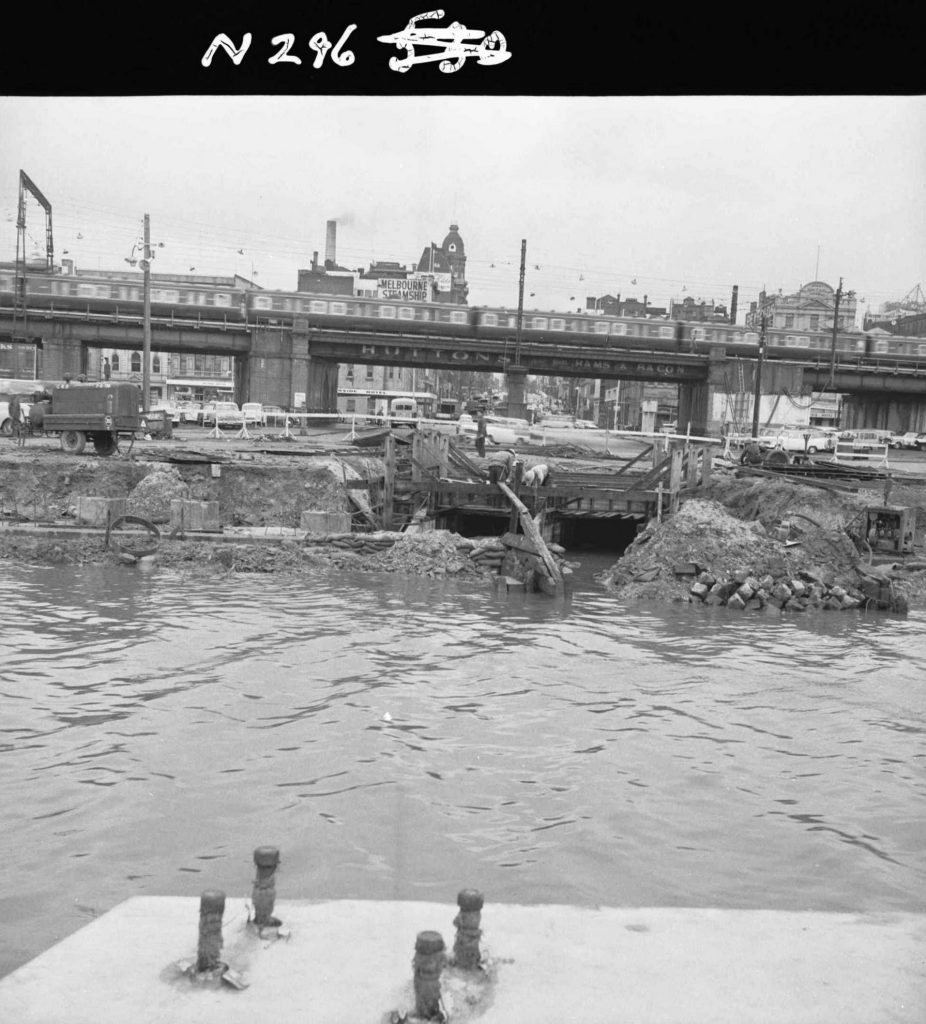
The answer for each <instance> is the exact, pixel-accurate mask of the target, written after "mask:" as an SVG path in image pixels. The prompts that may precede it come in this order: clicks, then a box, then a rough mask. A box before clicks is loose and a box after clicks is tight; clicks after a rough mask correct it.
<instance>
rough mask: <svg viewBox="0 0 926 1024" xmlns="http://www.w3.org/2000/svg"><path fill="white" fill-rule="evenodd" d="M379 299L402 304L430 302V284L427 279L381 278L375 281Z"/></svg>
mask: <svg viewBox="0 0 926 1024" xmlns="http://www.w3.org/2000/svg"><path fill="white" fill-rule="evenodd" d="M377 288H378V289H379V297H380V298H381V299H400V300H401V301H403V302H430V301H431V282H430V281H429V280H428V279H427V278H414V277H409V278H404V277H381V278H379V280H378V281H377Z"/></svg>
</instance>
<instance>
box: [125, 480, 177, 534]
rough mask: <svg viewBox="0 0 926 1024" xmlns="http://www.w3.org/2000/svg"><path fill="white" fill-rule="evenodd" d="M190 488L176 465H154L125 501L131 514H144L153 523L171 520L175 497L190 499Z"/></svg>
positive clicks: (126, 508) (126, 507) (127, 510)
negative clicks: (171, 508) (171, 506)
mask: <svg viewBox="0 0 926 1024" xmlns="http://www.w3.org/2000/svg"><path fill="white" fill-rule="evenodd" d="M189 497H190V488H189V487H188V486H187V485H186V484H185V483H184V482H183V478H182V477H181V476H180V473H179V472H178V471H177V469H176V468H175V467H174V466H153V467H152V469H151V471H150V472H149V473H148V475H147V476H146V477H145V478H144V479H143V480H140V481H139V482H138V483H137V484H136V485H135V487H134V488H133V489H132V491H131V492H130V493H129V496H128V497H127V498H126V501H125V510H126V512H127V513H128V514H129V515H132V516H142V517H143V518H145V519H148V520H150V521H151V522H152V523H167V522H169V521H170V503H171V502H172V501H173V500H174V499H184V500H185V499H189Z"/></svg>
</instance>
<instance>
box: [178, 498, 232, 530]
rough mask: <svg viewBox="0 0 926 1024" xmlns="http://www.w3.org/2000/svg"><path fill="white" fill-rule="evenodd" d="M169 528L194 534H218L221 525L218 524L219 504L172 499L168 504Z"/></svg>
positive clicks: (215, 502)
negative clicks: (189, 531) (190, 531)
mask: <svg viewBox="0 0 926 1024" xmlns="http://www.w3.org/2000/svg"><path fill="white" fill-rule="evenodd" d="M170 528H171V529H172V530H177V529H181V530H192V531H194V532H214V533H218V532H220V531H221V529H222V524H221V523H220V522H219V503H218V502H217V501H186V500H185V499H183V498H174V499H173V500H172V501H171V503H170Z"/></svg>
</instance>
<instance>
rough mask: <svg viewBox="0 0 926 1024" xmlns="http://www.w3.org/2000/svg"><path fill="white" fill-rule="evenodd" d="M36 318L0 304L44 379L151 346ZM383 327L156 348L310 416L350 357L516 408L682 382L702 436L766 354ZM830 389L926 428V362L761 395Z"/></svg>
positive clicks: (785, 380)
mask: <svg viewBox="0 0 926 1024" xmlns="http://www.w3.org/2000/svg"><path fill="white" fill-rule="evenodd" d="M26 324H27V330H26V331H25V332H23V329H22V328H23V323H22V319H21V317H20V319H19V320H18V321H17V322H16V323H15V325H14V320H13V314H12V310H9V309H0V339H5V338H12V337H13V336H14V326H15V335H16V337H17V339H18V340H22V338H23V334H24V333H25V340H28V341H31V342H33V343H35V344H36V346H37V349H38V352H39V370H38V376H39V377H40V378H43V379H47V380H56V379H61V378H62V377H63V376H64V374H65V373H70V374H72V375H73V376H77V375H78V374H80V373H86V374H87V375H88V377H90V378H91V379H92V378H93V373H91V372H90V371H89V368H90V367H91V366H94V367H95V366H96V365H97V362H96V360H94V359H91V353H92V351H93V350H94V349H99V348H137V349H140V348H141V347H142V344H143V323H142V320H141V318H140V317H137V316H124V315H122V316H116V315H113V314H109V313H103V312H100V313H93V312H82V313H67V312H63V311H59V310H55V311H53V312H51V311H48V310H34V311H29V313H28V315H27V319H26ZM383 326H384V328H385V329H383V330H379V331H375V332H368V333H362V332H357V331H355V330H352V331H349V332H348V331H342V330H328V329H317V328H314V327H312V328H310V327H309V324H308V322H307V321H305V320H300V319H298V318H297V320H296V321H295V322H294V323H293V324H291V325H278V324H266V325H265V324H258V325H254V324H241V323H223V322H214V321H203V320H197V319H181V318H175V317H152V318H151V349H152V351H154V352H182V353H212V354H217V355H229V356H234V357H235V367H236V374H235V396H236V398H237V400H239V401H259V402H264V403H270V404H277V405H282V406H284V407H291V406H292V405H293V401H294V398H293V396H294V395H295V394H296V392H304V393H305V395H306V408H307V409H308V410H309V411H312V412H333V411H335V410H336V408H337V374H338V363H342V362H348V363H357V364H364V363H367V364H373V365H387V366H388V365H394V366H414V367H421V368H436V369H468V370H472V369H478V370H485V371H495V372H503V373H505V374H506V377H507V383H508V394H509V402H510V403H511V405H513V406H517V405H519V404H521V405H523V403H524V396H525V385H526V378H527V375H528V374H540V375H546V376H560V377H577V378H600V379H607V380H635V381H660V382H662V383H672V384H677V385H678V388H679V423H680V424H681V423H690V424H691V430H692V433H702V434H703V433H716V432H717V431H718V430H719V426H720V425H719V423H717V422H711V410H712V409H713V408H714V402H713V397H714V395H715V394H720V393H723V394H730V393H732V392H736V391H739V392H748V393H749V394H752V393H753V392H754V389H755V375H756V361H755V360H750V359H740V358H732V357H728V355H727V353H726V350H725V349H724V347H723V346H711V348H710V349H709V350H708V351H707V352H704V353H690V352H656V351H652V350H646V348H645V344H646V343H645V341H638V342H635V341H634V339H633V338H628V337H625V336H621V337H614V336H611V337H608V338H606V339H605V338H602V339H601V340H598V339H597V338H591V337H590V338H589V339H588V341H587V342H585V343H580V344H572V343H570V344H568V345H563V344H561V343H557V342H556V340H554V339H551V341H550V342H549V343H548V342H545V341H544V342H541V341H533V340H532V341H523V340H522V342H521V344H520V346H519V357H520V359H519V362H517V363H516V362H515V360H514V345H513V344H512V343H511V342H510V341H505V340H486V339H481V340H474V339H463V338H454V337H442V336H440V335H439V334H435V335H409V334H402V333H400V331H399V330H398V328H399V327H400V326H401V325H400V324H397V325H396V328H397V329H396V330H392V331H390V330H389V329H388V325H385V324H384V325H383ZM634 344H637V345H639V346H640V347H639V348H636V349H635V348H633V345H634ZM823 389H826V390H829V391H832V392H838V393H842V394H846V395H847V396H848V398H847V403H846V408H845V416H844V420H845V425H853V424H855V423H858V424H887V423H888V420H889V417H890V421H891V422H899V423H902V424H908V426H907V428H906V429H926V364H924V365H923V366H922V368H919V369H917V370H901V371H898V370H897V369H896V368H895V367H893V366H887V365H885V366H881V367H879V366H873V367H866V368H864V369H862V368H860V367H855V368H850V367H848V366H846V365H840V364H838V363H837V364H836V367H835V372H833V373H831V367H830V365H829V360H828V359H825V358H824V359H821V360H820V362H819V363H800V362H792V361H784V360H779V359H777V358H774V357H771V358H768V359H766V360H765V361H764V365H763V368H762V377H761V391H762V393H763V394H773V395H774V394H788V395H791V396H794V397H798V396H804V397H805V398H806V396H808V395H809V393H810V392H811V391H812V390H813V391H819V390H823Z"/></svg>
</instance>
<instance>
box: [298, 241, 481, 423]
mask: <svg viewBox="0 0 926 1024" xmlns="http://www.w3.org/2000/svg"><path fill="white" fill-rule="evenodd" d="M336 231H337V225H336V222H335V221H328V227H327V238H326V251H325V261H324V264H323V265H320V264H319V262H318V253H317V252H316V253H314V254H313V259H312V267H311V269H310V270H300V271H299V277H298V286H297V287H298V290H299V291H301V292H315V293H319V294H321V293H323V294H328V295H332V294H333V295H357V296H362V297H364V298H373V299H377V298H378V299H401V300H403V301H405V302H447V303H465V302H466V294H467V292H468V290H469V288H468V285H467V284H466V276H465V270H466V254H465V251H464V247H463V239H462V238H461V237H460V233H459V227H458V226H457V225H456V224H451V225H450V231H449V232H448V234H447V236H446V238H445V239H444V241H443V243H442V244H441V245H440V246H437V245H435V244H434V243H433V242H432V243H431V245H430V246H427V247H425V249H424V251H423V252H422V255H421V259H420V260H418V262H417V264H416V265H413V266H412V268H411V269H410V268H409V267H407V266H405V265H403V264H400V263H397V262H392V261H383V260H381V261H376V262H373V263H371V264H370V266H369V269H368V270H366V271H363V270H357V271H351V270H348V269H346V268H345V267H340V266H338V264H337V261H336ZM440 376H441V375H440V374H439V373H438V372H437V371H434V370H430V371H429V370H421V369H417V370H416V369H414V368H411V367H399V366H368V365H364V364H359V363H358V364H351V363H342V364H341V365H340V367H339V369H338V411H339V412H345V413H355V414H357V415H376V414H378V413H379V412H380V411H381V410H382V407H383V403H384V401H389V400H390V399H391V398H395V397H400V396H401V397H412V396H413V397H415V398H416V399H417V400H418V402H419V404H420V405H421V407H422V412H423V413H425V414H427V412H428V411H429V410H430V409H431V407H432V406H433V404H434V403H435V402H436V400H437V397H438V394H440V395H441V396H443V395H444V394H445V392H446V391H447V390H448V388H447V387H446V381H445V382H443V384H442V382H441V381H440V379H439V377H440ZM450 390H452V389H450ZM457 397H458V396H457Z"/></svg>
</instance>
